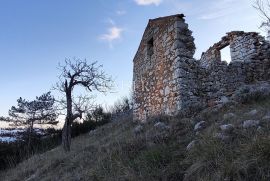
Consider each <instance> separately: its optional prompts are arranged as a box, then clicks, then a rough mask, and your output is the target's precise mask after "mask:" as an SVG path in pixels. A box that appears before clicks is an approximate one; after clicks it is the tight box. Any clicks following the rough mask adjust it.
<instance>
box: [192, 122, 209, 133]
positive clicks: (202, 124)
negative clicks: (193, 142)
mask: <svg viewBox="0 0 270 181" xmlns="http://www.w3.org/2000/svg"><path fill="white" fill-rule="evenodd" d="M204 128H206V122H205V121H200V122H198V123H197V124H195V126H194V131H200V130H202V129H204Z"/></svg>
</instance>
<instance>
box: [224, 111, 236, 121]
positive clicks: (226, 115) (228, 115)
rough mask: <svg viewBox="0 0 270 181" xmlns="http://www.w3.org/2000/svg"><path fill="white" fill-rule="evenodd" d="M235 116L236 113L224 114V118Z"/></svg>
mask: <svg viewBox="0 0 270 181" xmlns="http://www.w3.org/2000/svg"><path fill="white" fill-rule="evenodd" d="M234 117H235V114H234V113H226V114H224V115H223V119H224V120H228V119H232V118H234Z"/></svg>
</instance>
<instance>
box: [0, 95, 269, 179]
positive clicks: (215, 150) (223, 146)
mask: <svg viewBox="0 0 270 181" xmlns="http://www.w3.org/2000/svg"><path fill="white" fill-rule="evenodd" d="M269 116H270V97H264V99H263V100H261V99H258V100H256V101H254V100H249V101H245V103H243V104H235V103H233V102H230V103H226V105H224V106H218V107H215V108H212V109H206V110H204V111H202V112H201V113H200V114H198V115H194V116H193V117H192V118H183V117H181V116H180V115H179V116H177V117H159V118H153V119H151V120H148V122H147V123H145V124H141V125H139V123H136V122H132V117H131V116H129V117H126V118H125V119H122V120H118V121H115V122H113V123H109V124H107V125H105V126H103V127H100V128H98V129H97V130H95V131H92V132H90V133H89V134H85V135H83V136H79V137H77V138H75V139H73V140H72V141H73V142H72V151H71V152H70V153H64V152H63V151H62V148H61V147H58V148H55V149H53V150H51V151H48V152H46V153H44V154H40V155H35V156H34V157H32V158H30V159H28V160H26V161H24V162H23V163H21V164H19V165H18V166H17V167H16V168H14V169H10V170H7V171H4V172H1V173H0V178H1V180H14V181H15V180H18V181H21V180H27V181H34V180H44V181H45V180H48V181H49V180H65V181H66V180H106V181H107V180H108V181H109V180H147V181H149V180H150V181H151V180H205V181H206V180H226V181H229V180H252V181H254V180H270V164H269V163H270V130H269V127H270V117H269ZM247 120H251V121H247ZM203 121H205V122H203ZM197 123H199V124H197ZM221 125H223V127H222V128H221V127H220V126H221ZM224 125H227V126H224ZM228 125H229V126H228ZM194 127H196V129H197V130H194ZM225 127H226V128H225ZM190 143H191V144H190ZM187 147H188V149H187Z"/></svg>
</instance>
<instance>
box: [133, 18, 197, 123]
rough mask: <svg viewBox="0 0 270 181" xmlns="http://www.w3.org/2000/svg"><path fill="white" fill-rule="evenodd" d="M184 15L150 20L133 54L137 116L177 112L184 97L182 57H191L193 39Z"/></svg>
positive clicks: (142, 118) (135, 112)
mask: <svg viewBox="0 0 270 181" xmlns="http://www.w3.org/2000/svg"><path fill="white" fill-rule="evenodd" d="M183 17H184V16H183V15H182V14H180V15H174V16H168V17H163V18H157V19H154V20H149V23H148V25H147V27H146V30H145V32H144V35H143V38H142V40H141V43H140V46H139V49H138V51H137V53H136V55H135V57H134V60H133V62H134V69H133V89H134V118H135V119H140V120H145V119H146V118H147V117H148V116H153V115H159V114H174V113H175V112H176V111H178V110H179V107H180V106H181V104H180V100H181V96H182V90H181V87H180V86H181V82H180V79H179V72H180V71H186V70H182V69H181V68H180V67H181V64H179V62H180V61H179V60H180V59H181V60H182V59H183V60H186V61H188V60H189V59H192V57H193V54H194V52H195V45H194V43H193V41H194V39H193V37H192V36H191V31H190V30H189V29H188V25H187V24H186V23H185V20H184V18H183Z"/></svg>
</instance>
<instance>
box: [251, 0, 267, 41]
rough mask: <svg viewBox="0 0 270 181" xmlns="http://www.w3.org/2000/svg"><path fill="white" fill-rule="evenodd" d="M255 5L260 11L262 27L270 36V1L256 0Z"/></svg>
mask: <svg viewBox="0 0 270 181" xmlns="http://www.w3.org/2000/svg"><path fill="white" fill-rule="evenodd" d="M253 7H254V8H255V9H256V10H257V11H258V12H259V14H260V16H261V18H262V23H261V25H260V28H263V29H264V30H265V31H266V32H267V35H268V39H269V38H270V37H269V36H270V1H269V0H256V1H255V3H254V5H253Z"/></svg>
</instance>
